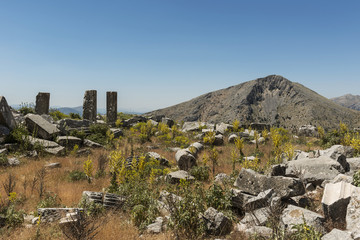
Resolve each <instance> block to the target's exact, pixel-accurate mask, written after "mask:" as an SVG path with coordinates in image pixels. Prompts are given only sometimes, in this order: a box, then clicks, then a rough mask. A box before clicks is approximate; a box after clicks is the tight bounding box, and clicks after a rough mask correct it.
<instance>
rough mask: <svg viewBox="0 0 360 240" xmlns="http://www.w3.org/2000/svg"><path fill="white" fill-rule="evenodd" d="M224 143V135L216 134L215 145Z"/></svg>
mask: <svg viewBox="0 0 360 240" xmlns="http://www.w3.org/2000/svg"><path fill="white" fill-rule="evenodd" d="M223 144H224V136H223V135H222V134H217V135H215V141H214V145H215V146H221V145H223Z"/></svg>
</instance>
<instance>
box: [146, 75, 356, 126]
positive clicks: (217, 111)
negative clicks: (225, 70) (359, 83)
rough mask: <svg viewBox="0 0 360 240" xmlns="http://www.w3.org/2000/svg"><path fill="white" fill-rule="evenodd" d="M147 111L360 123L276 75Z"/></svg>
mask: <svg viewBox="0 0 360 240" xmlns="http://www.w3.org/2000/svg"><path fill="white" fill-rule="evenodd" d="M146 115H165V116H167V117H170V118H173V119H174V120H176V121H206V122H212V123H216V122H232V121H234V120H235V119H238V120H240V122H241V123H242V124H249V123H252V122H257V123H267V124H271V125H272V126H282V127H285V128H288V129H293V130H296V129H298V127H299V126H301V125H305V124H312V125H315V126H322V127H324V128H325V129H329V128H335V127H337V126H338V124H339V122H340V121H342V122H344V123H347V124H348V125H350V126H359V125H358V124H359V123H360V120H359V119H360V112H357V111H354V110H351V109H348V108H345V107H342V106H339V105H338V104H336V103H334V102H332V101H331V100H329V99H327V98H325V97H323V96H321V95H319V94H317V93H316V92H314V91H312V90H310V89H308V88H306V87H304V86H303V85H301V84H299V83H295V82H291V81H289V80H288V79H286V78H284V77H282V76H279V75H270V76H267V77H264V78H258V79H256V80H252V81H248V82H244V83H241V84H239V85H235V86H232V87H229V88H226V89H221V90H218V91H214V92H210V93H207V94H204V95H201V96H199V97H196V98H194V99H191V100H190V101H187V102H183V103H180V104H177V105H174V106H171V107H167V108H164V109H160V110H156V111H153V112H150V113H147V114H146Z"/></svg>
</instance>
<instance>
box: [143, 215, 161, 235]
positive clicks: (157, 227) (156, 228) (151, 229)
mask: <svg viewBox="0 0 360 240" xmlns="http://www.w3.org/2000/svg"><path fill="white" fill-rule="evenodd" d="M163 223H164V219H163V218H162V217H157V218H156V220H155V222H154V223H152V224H150V225H148V226H147V227H146V232H147V233H150V234H158V233H161V232H162V226H163Z"/></svg>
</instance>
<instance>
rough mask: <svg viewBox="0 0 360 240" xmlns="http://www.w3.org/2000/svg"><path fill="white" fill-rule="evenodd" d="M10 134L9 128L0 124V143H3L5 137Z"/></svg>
mask: <svg viewBox="0 0 360 240" xmlns="http://www.w3.org/2000/svg"><path fill="white" fill-rule="evenodd" d="M9 135H10V129H9V128H7V127H5V126H4V125H0V144H3V143H5V140H6V137H7V136H9Z"/></svg>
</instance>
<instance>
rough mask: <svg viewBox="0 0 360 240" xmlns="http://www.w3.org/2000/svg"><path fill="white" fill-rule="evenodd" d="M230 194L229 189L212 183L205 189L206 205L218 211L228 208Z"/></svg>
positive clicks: (229, 205)
mask: <svg viewBox="0 0 360 240" xmlns="http://www.w3.org/2000/svg"><path fill="white" fill-rule="evenodd" d="M231 198H232V194H231V191H230V190H229V189H226V188H223V187H221V186H220V185H218V184H213V185H211V186H210V188H209V189H208V190H207V191H206V198H205V199H206V204H207V207H213V208H215V209H217V210H219V211H227V210H230V207H231Z"/></svg>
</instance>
